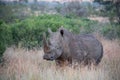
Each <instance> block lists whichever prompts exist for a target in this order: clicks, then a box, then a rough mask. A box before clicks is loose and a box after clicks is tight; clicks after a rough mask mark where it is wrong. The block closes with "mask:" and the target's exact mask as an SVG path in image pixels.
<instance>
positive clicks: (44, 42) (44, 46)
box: [43, 33, 49, 52]
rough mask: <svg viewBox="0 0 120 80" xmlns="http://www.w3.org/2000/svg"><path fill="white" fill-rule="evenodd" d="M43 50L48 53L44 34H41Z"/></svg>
mask: <svg viewBox="0 0 120 80" xmlns="http://www.w3.org/2000/svg"><path fill="white" fill-rule="evenodd" d="M43 49H44V52H48V51H49V46H48V43H47V40H46V34H45V33H44V34H43Z"/></svg>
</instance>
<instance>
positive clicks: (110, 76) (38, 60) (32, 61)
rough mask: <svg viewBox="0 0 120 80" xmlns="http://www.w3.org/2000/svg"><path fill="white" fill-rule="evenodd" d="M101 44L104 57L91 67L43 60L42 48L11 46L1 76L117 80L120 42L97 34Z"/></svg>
mask: <svg viewBox="0 0 120 80" xmlns="http://www.w3.org/2000/svg"><path fill="white" fill-rule="evenodd" d="M98 38H99V40H100V41H101V42H102V44H103V47H104V57H103V59H102V61H101V63H100V64H99V65H98V66H97V67H96V68H94V66H93V67H92V68H91V69H88V68H87V67H81V68H75V69H73V68H71V67H68V66H65V67H62V68H60V67H56V66H55V62H50V61H45V60H43V58H42V56H43V51H42V50H29V51H28V50H26V49H24V48H14V47H10V48H7V50H6V51H5V53H4V56H3V58H4V60H5V61H4V66H1V67H0V80H120V55H119V54H120V42H119V41H118V40H112V41H109V40H106V39H104V38H103V37H98Z"/></svg>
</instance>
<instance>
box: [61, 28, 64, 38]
mask: <svg viewBox="0 0 120 80" xmlns="http://www.w3.org/2000/svg"><path fill="white" fill-rule="evenodd" d="M60 34H61V36H62V37H63V35H64V30H63V29H61V30H60Z"/></svg>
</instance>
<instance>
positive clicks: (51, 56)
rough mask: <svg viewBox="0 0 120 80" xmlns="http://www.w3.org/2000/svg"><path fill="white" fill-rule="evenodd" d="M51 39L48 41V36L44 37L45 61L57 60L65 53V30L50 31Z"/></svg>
mask: <svg viewBox="0 0 120 80" xmlns="http://www.w3.org/2000/svg"><path fill="white" fill-rule="evenodd" d="M48 32H49V35H50V36H49V38H48V40H47V39H46V35H45V34H44V35H43V50H44V56H43V59H45V60H51V61H52V60H56V59H57V58H59V57H60V56H61V55H62V53H63V47H62V38H63V35H64V30H62V29H60V30H58V31H57V32H52V31H51V29H48Z"/></svg>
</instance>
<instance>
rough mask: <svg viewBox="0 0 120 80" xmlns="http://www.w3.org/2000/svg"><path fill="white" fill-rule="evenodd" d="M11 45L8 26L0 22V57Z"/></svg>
mask: <svg viewBox="0 0 120 80" xmlns="http://www.w3.org/2000/svg"><path fill="white" fill-rule="evenodd" d="M11 43H12V34H11V30H10V26H8V25H7V24H5V23H4V22H3V21H0V56H1V55H2V54H3V52H4V51H5V49H6V47H7V46H8V45H10V44H11Z"/></svg>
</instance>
